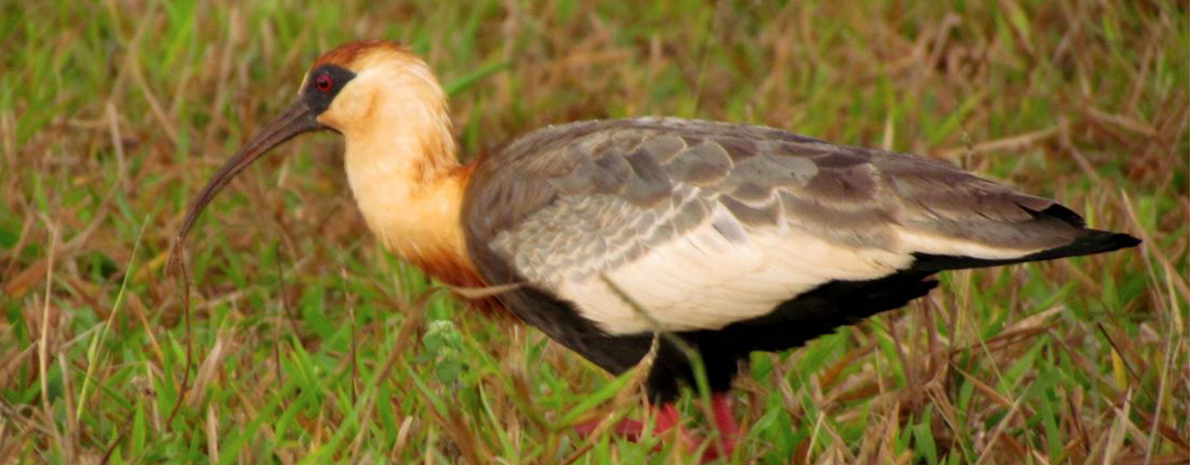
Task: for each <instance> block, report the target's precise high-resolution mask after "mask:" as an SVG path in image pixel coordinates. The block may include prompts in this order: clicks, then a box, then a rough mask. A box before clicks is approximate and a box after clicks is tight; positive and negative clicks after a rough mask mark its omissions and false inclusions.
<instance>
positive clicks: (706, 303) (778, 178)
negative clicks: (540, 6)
mask: <svg viewBox="0 0 1190 465" xmlns="http://www.w3.org/2000/svg"><path fill="white" fill-rule="evenodd" d="M302 89H303V90H302V93H301V95H300V99H299V102H298V103H297V104H295V105H294V107H292V108H291V109H290V111H289V112H287V113H286V114H285V115H284V116H283V117H282V118H280V119H279V120H278V123H275V124H274V125H273V126H270V128H268V129H266V130H265V133H264V134H263V135H262V136H260V137H258V138H257V139H256V140H254V141H252V142H250V143H249V144H247V147H246V148H245V149H244V150H242V151H241V153H240V154H238V155H237V156H236V157H235V158H233V160H232V161H229V162H228V164H227V165H226V166H225V168H224V169H223V170H222V171H221V173H220V174H219V175H217V177H216V178H215V179H214V180H212V182H211V184H210V185H208V187H207V189H206V190H204V192H203V194H202V195H201V196H200V197H199V200H197V201H196V202H195V204H194V206H193V207H192V209H191V216H190V217H189V218H188V219H187V222H186V224H185V226H184V227H183V233H182V234H183V235H184V234H185V230H186V229H188V228H189V225H190V224H191V222H192V221H193V216H194V215H195V214H197V212H198V211H199V210H201V209H202V207H203V206H205V204H206V203H207V202H208V201H209V200H210V198H211V197H213V196H214V193H215V192H217V191H218V190H219V189H220V188H221V187H222V186H223V185H225V184H226V182H227V180H229V179H230V177H231V176H234V175H235V174H236V173H237V172H238V171H239V170H241V169H242V168H243V167H244V166H247V164H248V163H250V162H251V161H252V160H253V159H255V158H256V157H258V156H259V155H260V154H262V153H263V152H264V151H266V150H267V149H268V148H270V147H272V146H274V145H276V144H279V143H280V142H283V141H284V140H287V139H288V138H289V137H292V136H293V135H296V134H297V133H299V132H303V131H306V130H311V129H320V128H331V129H334V130H336V131H338V132H340V133H342V134H343V135H344V137H345V138H346V141H347V142H346V153H345V157H344V163H345V167H346V171H347V178H348V181H349V184H350V186H351V190H352V193H353V195H354V197H355V199H356V201H357V203H358V205H359V208H360V211H361V212H362V214H363V217H364V218H365V220H366V222H367V224H368V226H369V228H370V229H371V230H372V231H373V232H374V233H375V234H376V236H377V237H378V238H379V239H380V241H381V242H382V243H383V244H384V245H385V246H386V247H388V248H390V249H391V250H393V251H394V252H396V253H397V254H399V255H400V256H401V257H403V258H405V259H406V260H408V261H409V262H411V263H413V264H415V265H417V266H418V267H420V268H422V269H423V270H424V271H426V272H427V273H428V274H430V275H432V276H434V277H436V278H438V279H439V280H441V281H443V282H445V283H447V284H450V285H454V286H465V287H475V286H501V287H502V288H503V289H504V291H503V292H501V293H499V294H496V295H495V296H494V297H489V298H485V299H482V301H481V302H480V306H484V307H502V308H503V309H504V310H507V311H508V312H510V313H512V314H514V315H516V316H517V317H518V318H520V319H521V320H523V321H525V322H527V323H529V324H531V325H533V326H535V327H537V328H539V329H540V330H542V331H543V332H544V333H545V334H547V335H548V336H549V337H551V338H552V339H554V340H555V341H557V342H559V343H561V344H562V345H564V346H566V347H568V348H570V349H572V350H574V351H575V352H577V353H579V354H580V355H582V356H584V357H586V358H587V359H589V360H591V361H592V362H594V363H595V364H597V365H599V366H601V367H603V368H605V369H607V370H609V371H611V372H621V371H624V370H626V369H628V368H630V367H632V366H634V365H636V364H637V363H638V362H639V361H640V360H641V359H642V357H643V356H644V355H645V354H646V353H647V352H648V351H649V349H650V346H651V344H652V341H653V339H654V338H653V335H654V334H656V333H659V332H665V333H672V334H674V335H676V336H678V337H679V338H680V339H682V340H684V341H685V342H686V343H687V344H688V345H689V346H690V347H692V348H694V349H695V350H698V351H699V353H700V354H701V358H702V360H703V362H704V363H705V367H706V370H707V371H706V373H707V376H708V379H709V381H710V385H711V389H712V390H714V391H715V392H720V393H722V392H726V391H727V390H728V389H729V388H730V385H731V380H732V378H733V377H734V376H735V374H736V372H737V370H738V366H739V361H741V360H744V359H746V357H747V356H748V354H749V353H750V352H752V351H756V350H765V351H776V350H783V349H786V348H790V347H795V346H798V345H801V344H803V343H805V342H806V341H808V340H810V339H812V338H814V337H817V336H819V335H822V334H824V333H827V332H830V331H833V330H834V329H835V328H837V327H838V326H840V325H844V324H849V323H853V322H855V321H858V320H860V319H862V318H865V317H868V316H870V315H872V314H875V313H877V312H881V311H885V310H891V309H895V308H898V307H901V306H903V305H904V304H905V303H907V302H909V301H910V300H913V299H915V298H918V297H921V296H923V295H925V294H926V293H927V292H928V291H929V290H930V289H931V288H933V287H934V286H935V284H936V283H935V282H934V281H932V280H931V279H929V278H930V276H931V275H933V274H934V273H937V272H939V271H943V270H947V269H958V268H973V267H980V266H992V265H1000V264H1010V263H1019V262H1025V261H1033V260H1042V259H1051V258H1059V257H1065V256H1074V255H1086V254H1092V253H1098V252H1104V251H1109V250H1115V249H1119V248H1122V247H1129V246H1133V245H1135V244H1137V243H1138V242H1139V241H1137V240H1136V239H1134V238H1132V237H1131V236H1128V235H1125V234H1118V233H1110V232H1104V231H1097V230H1092V229H1086V228H1085V227H1084V225H1083V221H1082V219H1081V218H1080V217H1079V216H1078V215H1077V214H1075V213H1073V212H1072V211H1070V210H1069V209H1067V208H1065V207H1063V206H1061V205H1059V204H1057V203H1056V202H1054V201H1052V200H1048V199H1043V198H1039V197H1033V196H1029V195H1025V194H1021V193H1018V192H1015V191H1013V190H1012V189H1009V188H1007V187H1004V186H1001V185H998V184H995V183H992V182H990V181H986V180H984V179H981V178H978V177H976V176H974V175H972V174H970V173H967V172H965V171H962V170H960V169H958V168H955V167H953V166H951V165H949V164H946V163H944V162H940V161H935V160H930V159H926V158H921V157H916V156H912V155H904V154H897V153H891V152H886V151H881V150H872V149H864V148H858V147H848V146H840V145H834V144H830V143H827V142H823V141H820V140H817V139H812V138H808V137H803V136H798V135H795V134H792V133H789V132H785V131H781V130H777V129H772V128H767V127H758V126H746V125H736V124H725V123H715V122H707V121H697V120H685V119H676V118H636V119H625V120H607V121H586V122H579V123H571V124H565V125H559V126H552V127H548V128H544V129H540V130H537V131H534V132H530V133H528V134H526V135H523V136H521V137H519V138H517V139H515V140H513V141H511V142H509V143H507V144H505V145H503V146H502V147H501V148H499V149H496V150H494V151H492V152H490V153H488V154H487V155H485V156H482V157H479V158H478V159H476V161H473V162H472V163H470V164H466V165H463V164H460V163H459V162H458V159H457V157H456V154H455V145H454V142H453V136H452V134H451V129H450V119H449V113H448V109H447V105H446V99H445V96H444V94H443V92H442V89H441V88H440V87H439V85H438V84H437V81H436V80H435V79H434V78H433V75H432V73H430V71H429V68H428V67H427V66H426V65H425V64H424V63H423V62H422V61H421V60H419V59H417V58H416V57H414V56H413V55H412V54H410V53H409V52H407V51H405V50H404V49H403V48H400V47H399V46H396V45H394V44H391V43H388V42H357V43H352V44H348V45H345V46H343V47H340V48H339V49H336V50H334V51H332V52H329V53H327V54H326V55H323V57H322V58H320V59H319V60H318V61H317V62H316V63H315V65H314V66H313V68H312V70H311V72H310V74H309V75H308V77H307V79H306V81H305V82H304V83H303V86H302ZM261 147H263V148H261ZM503 285H508V286H503ZM686 357H687V356H686V354H685V353H684V352H683V351H682V350H680V349H679V348H678V346H677V345H675V344H674V343H673V341H672V340H668V339H666V340H663V341H662V343H661V346H660V347H659V350H658V352H657V356H656V359H655V361H654V362H653V365H652V367H651V368H650V374H649V377H648V379H647V389H648V392H649V394H650V397H652V398H653V400H655V401H659V402H660V403H662V404H668V403H669V402H672V401H673V400H674V399H675V398H676V396H677V395H678V393H679V386H680V385H681V383H682V381H689V379H690V376H692V374H691V371H690V367H689V364H688V361H687V358H686ZM717 415H718V414H717Z"/></svg>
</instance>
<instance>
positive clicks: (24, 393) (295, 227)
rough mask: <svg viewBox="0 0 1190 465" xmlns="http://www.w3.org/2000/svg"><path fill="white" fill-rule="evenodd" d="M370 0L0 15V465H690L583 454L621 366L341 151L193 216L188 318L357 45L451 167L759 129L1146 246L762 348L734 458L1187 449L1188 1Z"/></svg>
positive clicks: (1045, 459)
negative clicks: (450, 288)
mask: <svg viewBox="0 0 1190 465" xmlns="http://www.w3.org/2000/svg"><path fill="white" fill-rule="evenodd" d="M376 3H377V2H365V1H358V0H350V1H341V2H322V3H318V4H311V5H306V4H302V3H299V2H294V1H290V0H267V1H260V2H234V1H215V2H199V1H196V0H177V1H150V0H146V1H132V2H118V1H103V2H74V1H63V0H46V1H16V2H13V1H9V2H0V39H2V41H0V44H2V45H0V70H2V71H0V152H2V156H0V291H2V292H3V294H0V311H2V315H0V463H53V464H58V463H61V464H73V463H100V462H103V461H106V462H107V463H176V462H185V463H188V462H203V463H282V464H291V463H324V462H352V463H406V462H413V461H418V462H421V463H456V462H467V461H478V462H499V461H503V462H506V463H561V462H563V461H567V460H572V463H580V464H587V463H684V462H687V461H690V460H692V458H693V457H694V456H695V454H694V453H693V452H691V451H684V450H679V448H676V447H673V441H666V440H658V439H656V438H647V439H646V440H645V441H643V442H642V443H641V444H633V443H628V442H623V441H620V440H617V439H615V438H612V437H610V436H608V435H600V436H597V437H595V438H594V439H593V440H590V441H588V440H586V439H583V438H580V437H578V436H577V435H575V434H574V433H573V432H572V429H571V425H570V424H569V422H570V421H571V420H585V419H591V418H594V417H595V416H596V415H616V416H632V417H638V418H646V417H647V412H646V410H645V409H644V408H642V407H641V396H640V395H639V390H638V389H637V388H636V387H635V386H637V384H635V383H636V381H637V380H636V378H634V376H633V374H629V375H626V376H624V377H621V378H619V379H616V378H612V377H610V376H608V375H606V374H605V373H602V372H601V371H599V370H598V369H597V368H595V367H594V366H592V365H591V364H589V363H586V362H584V361H583V360H581V359H580V358H579V357H577V356H575V355H574V354H571V353H568V352H567V351H566V350H564V349H562V348H560V347H559V346H557V345H554V344H552V343H550V342H548V341H547V340H546V339H545V338H544V337H543V336H542V335H541V334H540V333H538V332H536V331H535V330H532V329H530V328H527V327H523V326H520V325H517V324H514V323H513V322H510V321H493V320H490V319H486V318H483V317H480V316H478V315H475V314H474V313H472V312H469V311H467V310H466V309H464V308H462V307H460V306H459V305H458V303H457V302H456V301H454V300H453V299H452V298H451V297H449V296H448V293H446V292H441V291H435V289H436V286H435V285H434V284H432V283H429V282H427V281H426V279H425V278H424V277H422V275H421V274H419V273H418V272H417V271H416V270H414V269H412V268H411V267H410V266H408V265H406V264H403V263H401V262H400V261H398V260H397V259H396V258H395V257H393V256H391V255H388V254H386V253H384V252H383V251H382V250H381V249H380V247H379V246H378V245H377V244H376V242H375V241H374V239H373V238H372V237H371V236H370V234H369V233H368V232H367V231H366V228H365V227H364V225H363V222H362V221H360V218H359V215H358V213H357V212H356V211H355V207H354V205H353V202H352V199H351V195H350V193H349V191H348V189H347V186H346V182H345V180H344V176H343V173H342V170H341V169H340V166H341V163H342V161H341V159H340V155H339V154H340V153H341V150H342V148H341V147H342V145H341V144H342V142H341V140H340V139H339V138H337V137H336V136H333V135H321V136H312V137H311V136H307V137H305V138H303V139H300V140H298V141H296V142H293V143H290V144H289V145H288V146H287V147H286V148H283V149H281V150H280V151H279V153H277V154H274V156H271V157H268V158H267V160H266V161H264V162H262V163H259V164H258V166H257V167H255V168H253V169H251V170H249V171H248V172H247V173H245V174H244V175H243V176H241V179H240V180H239V181H237V182H236V183H233V185H232V187H231V189H229V190H228V191H226V192H225V193H224V194H223V195H221V196H220V198H219V199H217V200H216V201H215V203H214V205H212V207H211V208H210V209H209V210H208V211H207V212H206V213H205V215H204V218H203V219H202V220H201V221H200V223H199V224H198V226H197V227H196V229H195V231H194V233H193V234H192V236H191V237H192V238H191V242H190V243H189V247H188V250H189V252H190V256H189V263H190V276H191V278H192V281H193V283H194V285H193V287H192V288H191V296H190V297H191V299H190V300H191V304H192V306H191V312H190V314H189V316H188V317H187V315H185V314H184V313H183V311H182V306H181V302H182V295H181V286H180V283H179V282H178V281H176V280H173V279H171V278H169V277H168V276H166V275H165V274H164V272H163V266H164V264H165V260H166V258H167V255H168V253H169V250H170V246H171V240H172V237H173V232H174V230H175V229H176V228H177V226H178V224H179V222H180V220H181V217H182V214H183V212H184V208H185V206H186V204H187V201H188V200H189V198H190V197H191V196H193V195H194V194H195V193H196V191H197V189H198V188H199V187H201V185H202V183H203V182H205V180H206V178H207V177H208V176H209V175H210V174H211V173H213V171H214V168H215V167H216V166H217V165H218V164H219V163H221V162H222V160H224V159H225V158H226V157H227V156H229V155H230V154H231V153H232V152H233V151H234V150H235V148H236V147H237V145H238V144H239V143H240V142H242V141H243V140H244V139H245V138H246V137H248V136H249V135H250V133H252V132H253V131H254V130H255V129H256V128H259V127H260V126H261V125H262V124H263V123H264V122H265V121H267V120H268V118H270V117H271V116H272V115H273V114H275V113H276V112H278V111H280V110H281V109H283V108H284V107H285V106H286V105H287V104H288V102H289V100H290V99H291V98H292V95H293V94H294V92H295V91H296V86H297V85H298V83H299V82H300V79H301V76H302V73H303V72H304V70H305V67H306V65H307V63H308V61H309V60H311V59H313V58H314V57H315V56H317V55H318V54H319V53H321V52H322V51H325V50H327V49H329V48H330V47H332V46H334V45H336V44H338V43H340V42H343V41H347V40H352V39H357V38H370V37H384V38H392V39H399V40H401V41H403V42H405V43H408V44H410V45H411V46H412V48H413V49H414V50H416V51H417V52H419V53H421V54H422V55H423V56H425V57H426V59H427V60H428V61H429V62H430V63H431V65H432V66H433V67H434V68H435V69H436V70H437V72H438V73H439V76H440V77H441V78H442V80H443V82H444V83H447V85H448V87H449V88H450V89H451V90H452V95H451V97H452V104H453V105H452V106H453V111H454V119H455V122H456V132H457V135H458V137H459V140H460V141H461V142H462V147H463V148H464V151H465V153H466V154H468V155H472V154H475V153H478V152H480V151H482V150H484V149H485V148H491V147H494V146H496V145H498V144H499V143H501V142H503V141H505V140H507V139H509V138H511V137H514V136H515V135H517V134H519V133H522V132H525V131H528V130H531V129H533V128H536V127H540V126H544V125H547V124H551V123H559V122H565V121H571V120H577V119H586V118H597V117H621V116H628V115H645V114H664V115H676V116H686V117H702V118H709V119H721V120H729V121H736V122H748V123H757V124H766V125H770V126H776V127H781V128H786V129H790V130H793V131H796V132H799V133H802V134H807V135H812V136H816V137H821V138H825V139H828V140H832V141H836V142H842V143H852V144H860V145H870V146H880V147H887V148H891V149H895V150H899V151H908V152H916V153H922V154H928V155H932V156H936V157H939V158H943V159H946V160H949V161H951V162H953V163H956V164H961V165H963V166H965V167H967V168H969V169H972V170H974V171H976V172H978V173H981V174H982V175H985V176H988V177H992V178H996V179H1000V180H1003V181H1004V182H1006V183H1008V184H1010V185H1013V186H1015V187H1018V188H1020V189H1022V190H1024V191H1027V192H1031V193H1035V194H1038V195H1046V196H1053V197H1055V198H1058V199H1059V200H1061V201H1062V202H1064V203H1065V204H1067V205H1069V206H1071V207H1073V208H1075V209H1076V210H1079V211H1082V212H1084V213H1085V214H1086V216H1087V218H1088V220H1089V221H1090V223H1091V225H1092V226H1095V227H1098V228H1101V229H1113V230H1123V231H1128V232H1131V233H1133V234H1138V235H1142V236H1144V238H1145V239H1146V243H1145V245H1144V247H1143V248H1141V249H1137V250H1132V251H1126V252H1121V253H1114V254H1109V255H1105V256H1096V257H1089V258H1079V259H1071V260H1064V261H1059V262H1055V263H1046V264H1035V265H1028V266H1017V267H1009V268H999V269H992V270H981V271H976V272H956V273H949V274H945V275H943V276H942V280H943V286H942V287H941V289H939V290H937V291H935V292H934V293H933V294H932V295H931V297H930V298H929V299H926V300H925V301H923V302H918V303H914V304H912V305H911V306H909V307H908V308H906V309H903V310H899V311H896V312H891V313H888V314H886V315H883V316H879V317H877V318H874V319H872V320H870V321H869V322H866V323H863V324H860V325H858V326H855V327H851V328H845V329H841V330H840V331H838V332H837V333H836V334H834V335H830V336H827V337H823V338H821V339H819V340H817V341H815V342H813V343H811V344H809V345H808V346H806V347H805V348H802V349H798V350H792V351H788V352H786V353H782V354H755V355H754V356H753V357H752V364H751V367H750V369H749V371H748V373H749V374H750V376H745V377H743V379H741V380H740V381H739V383H738V389H737V390H736V391H735V394H736V399H737V409H736V412H737V414H738V415H739V416H740V417H741V418H742V420H743V424H744V427H745V431H746V433H745V434H746V440H745V441H744V443H743V445H742V447H741V448H740V450H739V451H738V453H737V454H736V456H735V457H733V458H731V459H730V460H725V461H724V462H730V463H747V462H751V461H754V462H758V463H858V462H862V463H880V464H884V463H898V464H899V463H919V464H930V465H933V464H959V463H984V464H991V463H1032V464H1057V463H1077V464H1083V463H1136V464H1140V463H1154V464H1168V463H1187V462H1186V457H1187V455H1188V454H1190V444H1188V443H1190V439H1187V436H1186V435H1185V432H1186V431H1190V419H1188V413H1187V412H1190V373H1188V372H1187V370H1186V367H1187V366H1188V364H1190V349H1188V344H1190V337H1188V336H1190V334H1188V332H1187V329H1186V328H1187V322H1188V321H1190V313H1188V312H1190V311H1188V310H1187V309H1188V308H1190V305H1187V300H1188V298H1190V296H1188V295H1187V289H1188V288H1190V286H1188V284H1187V275H1188V272H1187V264H1186V262H1187V248H1188V247H1190V242H1188V239H1190V227H1188V226H1187V225H1188V224H1190V213H1188V212H1190V203H1188V202H1190V201H1188V200H1187V198H1188V197H1187V192H1188V191H1190V187H1188V185H1190V180H1188V174H1187V154H1188V153H1190V142H1188V137H1187V118H1188V116H1190V103H1188V99H1190V96H1188V87H1190V86H1188V84H1190V64H1188V62H1190V56H1188V54H1190V47H1187V43H1190V15H1188V14H1187V9H1186V6H1185V4H1183V3H1180V2H1161V1H1124V0H1107V1H1102V2H1087V1H1077V0H1003V1H999V2H973V1H955V2H953V3H949V4H947V3H946V2H904V1H865V2H828V1H804V2H737V3H732V2H719V3H718V4H710V3H709V2H701V1H693V0H678V1H665V2H661V1H658V2H651V3H644V2H611V1H606V2H583V1H578V0H554V1H543V2H535V3H520V2H515V1H512V2H502V1H496V0H478V1H471V2H437V1H431V0H420V1H413V2H402V3H399V4H396V3H394V4H376ZM780 3H786V4H785V5H781V4H780ZM844 5H846V6H844ZM696 397H697V396H687V397H686V399H685V401H684V403H683V405H682V408H683V409H684V411H686V412H689V413H690V414H692V416H693V417H694V418H695V419H696V421H695V422H693V423H691V424H689V425H687V426H688V427H689V428H691V429H694V430H696V431H705V426H704V425H705V424H706V422H704V421H700V420H697V419H698V418H701V415H702V414H701V413H700V412H701V411H702V410H701V407H700V406H699V405H698V402H697V400H696ZM657 444H661V445H662V446H663V447H662V448H661V449H660V450H658V451H653V449H654V446H655V445H657Z"/></svg>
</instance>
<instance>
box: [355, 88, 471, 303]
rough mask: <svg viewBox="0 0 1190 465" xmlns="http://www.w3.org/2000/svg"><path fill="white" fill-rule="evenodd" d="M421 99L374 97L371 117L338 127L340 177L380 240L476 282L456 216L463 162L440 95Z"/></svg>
mask: <svg viewBox="0 0 1190 465" xmlns="http://www.w3.org/2000/svg"><path fill="white" fill-rule="evenodd" d="M424 103H425V102H418V101H410V100H405V101H398V102H396V103H395V104H390V105H383V104H379V102H378V104H377V105H376V108H374V109H373V114H372V115H371V117H370V118H366V119H365V120H366V121H371V122H372V124H369V125H358V126H353V127H351V128H350V129H349V130H347V131H344V136H346V139H347V146H346V154H345V156H344V163H345V165H346V170H347V179H348V182H349V184H350V185H351V191H352V193H353V194H354V195H355V199H356V202H357V204H358V205H359V209H360V212H361V213H362V214H363V217H364V220H365V221H366V222H367V224H368V227H369V228H370V229H371V230H372V232H373V233H374V234H375V235H376V237H377V238H379V239H380V242H381V243H383V244H384V246H385V247H386V248H388V249H389V250H391V251H393V252H395V253H397V254H398V255H400V256H401V257H402V258H404V259H405V260H406V261H408V262H410V263H412V264H413V265H415V266H417V267H418V268H421V269H422V270H423V271H425V272H426V273H427V274H430V275H431V276H433V277H435V278H438V279H439V280H441V281H443V282H446V283H447V284H451V285H460V286H470V285H478V284H480V282H479V280H478V278H477V276H478V275H477V274H476V272H475V271H474V268H473V267H472V266H471V265H470V263H471V262H470V260H469V259H468V258H467V249H466V244H465V241H464V237H463V230H462V224H461V219H460V213H461V209H462V203H463V191H464V189H465V188H466V185H467V181H468V179H469V178H470V174H471V169H469V167H464V166H461V165H460V164H459V163H458V159H457V158H456V156H455V145H454V139H453V136H452V134H451V127H450V119H449V117H448V116H447V114H446V110H445V102H444V101H443V102H441V105H432V106H431V105H425V104H424ZM419 105H420V106H421V108H416V107H417V106H419Z"/></svg>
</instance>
